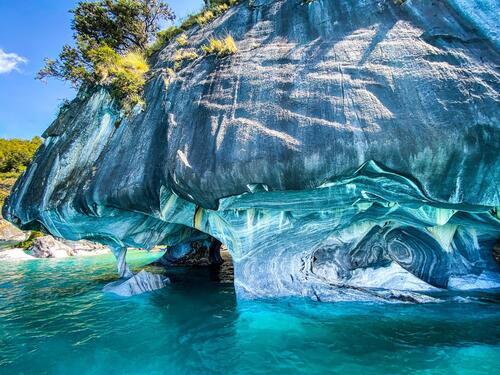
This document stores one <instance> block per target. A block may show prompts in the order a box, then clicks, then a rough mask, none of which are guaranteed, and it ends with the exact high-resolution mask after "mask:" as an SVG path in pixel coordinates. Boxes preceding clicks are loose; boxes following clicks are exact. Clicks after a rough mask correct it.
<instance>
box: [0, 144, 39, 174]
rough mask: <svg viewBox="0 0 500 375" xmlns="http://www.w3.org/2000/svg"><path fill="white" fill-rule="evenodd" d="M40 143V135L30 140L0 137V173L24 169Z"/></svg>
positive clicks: (16, 171)
mask: <svg viewBox="0 0 500 375" xmlns="http://www.w3.org/2000/svg"><path fill="white" fill-rule="evenodd" d="M41 144H42V139H41V138H40V137H34V138H33V139H32V140H24V139H3V138H0V173H18V172H21V171H22V170H24V169H25V168H26V167H27V166H28V164H29V162H30V161H31V158H32V157H33V154H34V153H35V151H36V150H37V149H38V147H39V146H40V145H41Z"/></svg>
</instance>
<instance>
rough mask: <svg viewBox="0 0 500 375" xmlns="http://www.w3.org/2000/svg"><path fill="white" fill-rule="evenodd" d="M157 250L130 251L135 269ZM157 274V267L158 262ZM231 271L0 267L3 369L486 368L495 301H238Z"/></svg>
mask: <svg viewBox="0 0 500 375" xmlns="http://www.w3.org/2000/svg"><path fill="white" fill-rule="evenodd" d="M158 256H159V254H146V253H139V252H133V253H132V254H130V257H129V261H130V263H131V265H132V266H133V268H135V269H136V270H138V269H140V268H141V267H142V266H143V265H145V264H147V263H149V262H151V261H152V260H154V259H155V257H158ZM151 269H152V270H154V271H156V272H160V271H162V272H165V271H163V270H161V269H158V268H156V267H154V268H151ZM231 272H232V269H231V268H230V267H228V266H225V267H223V268H222V269H221V270H217V269H214V268H212V269H210V268H174V269H171V270H169V271H168V272H167V274H168V276H169V277H170V278H171V279H172V280H173V284H172V285H170V286H168V287H167V288H165V289H163V290H160V291H156V292H154V293H151V294H148V295H142V296H136V297H132V298H120V297H117V296H114V295H105V294H103V293H102V292H101V289H102V287H103V286H104V285H105V284H106V283H107V282H109V281H112V280H114V279H115V278H116V273H115V266H114V262H113V259H112V257H111V256H97V257H90V258H70V259H62V260H50V259H43V260H34V261H24V262H4V263H0V277H1V278H0V373H2V374H4V373H5V374H17V373H30V374H43V373H50V374H58V373H60V374H68V373H75V374H76V373H78V374H80V373H82V374H101V373H102V374H114V373H116V374H144V373H148V374H150V373H151V374H269V373H273V374H280V373H283V374H301V373H304V374H324V373H339V374H341V373H342V374H356V373H363V374H364V375H366V374H392V373H408V374H409V373H411V374H413V373H422V374H425V373H428V374H447V375H448V374H486V373H488V374H493V373H494V372H495V369H496V368H497V363H498V362H499V359H500V357H499V355H500V354H499V353H500V328H499V327H500V309H499V306H500V305H499V302H500V297H499V296H498V294H497V295H495V294H483V293H473V294H468V295H446V296H444V295H443V299H445V300H446V302H443V303H438V304H427V305H409V304H401V305H383V304H367V303H364V304H353V303H338V304H321V303H315V302H312V301H305V300H280V301H259V302H239V303H236V300H235V295H234V290H233V286H232V283H231V280H230V275H231Z"/></svg>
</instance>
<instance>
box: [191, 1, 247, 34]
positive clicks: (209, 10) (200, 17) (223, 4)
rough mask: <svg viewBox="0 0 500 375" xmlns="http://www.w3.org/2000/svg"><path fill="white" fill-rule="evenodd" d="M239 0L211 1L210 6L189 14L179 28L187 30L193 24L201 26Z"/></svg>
mask: <svg viewBox="0 0 500 375" xmlns="http://www.w3.org/2000/svg"><path fill="white" fill-rule="evenodd" d="M238 1H239V0H221V1H211V2H210V6H208V7H206V8H205V9H203V10H202V11H201V12H200V13H197V14H192V15H190V16H189V17H188V18H187V19H186V20H185V21H184V22H183V23H182V24H181V29H183V30H188V29H190V28H191V27H193V26H194V25H198V26H203V25H206V24H207V23H209V22H210V21H212V20H213V19H215V18H216V17H218V16H220V15H221V14H223V13H225V12H227V11H228V9H229V8H230V7H231V6H233V5H235V4H237V3H238Z"/></svg>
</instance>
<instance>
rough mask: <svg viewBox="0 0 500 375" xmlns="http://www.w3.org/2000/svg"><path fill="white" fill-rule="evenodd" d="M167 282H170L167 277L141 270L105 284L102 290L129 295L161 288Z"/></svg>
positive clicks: (124, 295) (123, 295)
mask: <svg viewBox="0 0 500 375" xmlns="http://www.w3.org/2000/svg"><path fill="white" fill-rule="evenodd" d="M168 284H170V280H169V279H168V277H165V276H162V275H158V274H154V273H151V272H147V271H145V270H142V271H140V272H138V273H137V274H135V275H131V276H130V277H128V278H125V279H120V280H118V281H114V282H112V283H109V284H107V285H106V286H105V287H104V288H103V291H104V292H107V293H114V294H117V295H119V296H122V297H130V296H133V295H137V294H142V293H146V292H151V291H153V290H157V289H161V288H163V287H165V286H167V285H168Z"/></svg>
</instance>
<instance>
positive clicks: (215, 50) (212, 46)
mask: <svg viewBox="0 0 500 375" xmlns="http://www.w3.org/2000/svg"><path fill="white" fill-rule="evenodd" d="M201 49H202V50H203V52H205V54H207V55H217V56H219V57H224V56H229V55H233V54H235V53H236V52H238V47H237V46H236V42H235V41H234V38H233V37H232V36H231V35H228V36H226V37H225V38H223V39H217V38H211V39H210V41H209V42H208V44H205V45H203V46H202V47H201Z"/></svg>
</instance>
